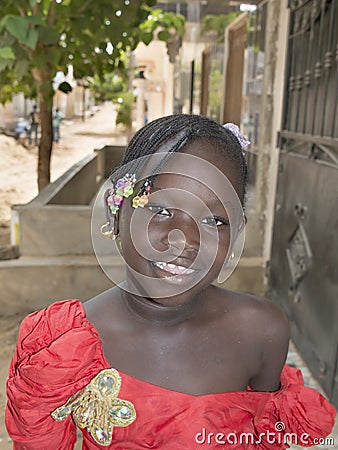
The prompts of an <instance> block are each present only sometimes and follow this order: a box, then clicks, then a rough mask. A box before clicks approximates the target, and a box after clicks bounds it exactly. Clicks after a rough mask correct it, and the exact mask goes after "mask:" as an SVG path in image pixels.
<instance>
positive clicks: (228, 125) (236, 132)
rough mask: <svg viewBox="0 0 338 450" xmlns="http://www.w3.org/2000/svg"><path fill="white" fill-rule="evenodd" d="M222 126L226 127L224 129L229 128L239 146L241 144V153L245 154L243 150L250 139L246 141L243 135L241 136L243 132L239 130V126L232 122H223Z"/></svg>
mask: <svg viewBox="0 0 338 450" xmlns="http://www.w3.org/2000/svg"><path fill="white" fill-rule="evenodd" d="M223 127H224V128H225V129H226V130H229V131H230V132H231V133H232V134H233V135H234V136H235V137H236V139H237V140H238V142H239V144H240V146H241V148H242V153H243V155H245V150H246V149H247V148H248V146H249V145H250V141H248V140H247V139H246V138H245V137H244V136H243V134H242V133H241V131H240V129H239V126H237V125H236V124H234V123H231V122H229V123H225V124H224V125H223Z"/></svg>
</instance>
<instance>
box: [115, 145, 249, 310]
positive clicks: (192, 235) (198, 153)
mask: <svg viewBox="0 0 338 450" xmlns="http://www.w3.org/2000/svg"><path fill="white" fill-rule="evenodd" d="M160 151H163V148H162V149H160ZM150 165H151V164H150ZM236 170H238V168H237V167H236V163H233V162H232V161H231V160H230V159H229V158H227V157H226V156H223V155H221V154H220V152H219V151H217V148H216V145H213V143H212V142H209V141H207V140H205V139H199V140H196V141H193V142H191V143H190V144H188V145H187V146H186V147H185V148H184V149H183V150H182V151H181V152H179V153H177V154H174V155H173V156H172V157H171V158H170V160H169V161H168V162H167V163H166V165H165V167H164V168H163V170H162V172H163V173H160V174H159V175H158V176H157V177H156V178H155V180H154V186H153V187H152V189H151V191H150V194H149V203H148V204H147V205H146V206H145V207H144V208H141V207H138V208H137V209H134V208H132V206H131V202H130V201H128V200H125V201H124V203H123V206H122V208H121V210H120V217H119V231H120V233H119V234H120V239H121V245H122V250H123V256H124V259H125V261H126V263H127V267H128V269H127V274H128V285H129V287H130V290H131V292H133V293H138V294H139V295H142V296H143V297H147V298H151V299H153V301H154V302H156V303H158V304H160V305H164V306H166V305H168V306H169V305H170V306H177V305H182V304H184V303H186V302H189V301H190V300H192V299H193V298H194V297H195V296H196V295H197V294H199V293H200V292H201V291H202V290H203V289H205V288H206V287H208V286H209V285H210V283H212V282H213V280H214V279H215V278H217V276H218V274H219V272H220V270H221V268H222V266H223V263H224V261H225V260H226V259H227V258H228V255H229V253H230V252H229V249H230V247H231V245H232V243H233V241H234V239H235V237H236V234H237V230H238V229H239V228H240V226H241V225H242V224H243V219H244V216H243V210H242V205H241V201H240V200H239V198H241V199H242V197H243V187H242V186H240V185H239V181H238V177H237V176H236ZM148 175H149V174H147V176H148ZM142 182H143V181H142ZM142 182H140V183H138V184H137V185H136V187H135V192H137V190H138V188H139V186H140V185H141V183H142Z"/></svg>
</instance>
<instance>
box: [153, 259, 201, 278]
mask: <svg viewBox="0 0 338 450" xmlns="http://www.w3.org/2000/svg"><path fill="white" fill-rule="evenodd" d="M153 265H154V266H155V267H157V268H158V269H160V270H162V271H163V272H165V273H167V274H170V275H171V276H172V277H175V276H186V275H194V274H196V273H197V272H198V270H196V269H193V268H192V267H185V266H181V265H179V264H174V263H167V262H164V261H153Z"/></svg>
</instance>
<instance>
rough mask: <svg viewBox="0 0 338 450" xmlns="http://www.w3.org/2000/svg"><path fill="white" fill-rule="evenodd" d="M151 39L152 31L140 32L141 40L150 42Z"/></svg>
mask: <svg viewBox="0 0 338 450" xmlns="http://www.w3.org/2000/svg"><path fill="white" fill-rule="evenodd" d="M152 39H153V33H146V32H141V40H142V41H143V42H144V43H145V44H146V45H148V44H150V42H151V41H152Z"/></svg>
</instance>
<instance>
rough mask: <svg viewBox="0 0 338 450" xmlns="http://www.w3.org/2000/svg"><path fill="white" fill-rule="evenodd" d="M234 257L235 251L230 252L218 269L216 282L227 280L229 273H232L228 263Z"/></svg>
mask: <svg viewBox="0 0 338 450" xmlns="http://www.w3.org/2000/svg"><path fill="white" fill-rule="evenodd" d="M234 258H235V253H234V252H231V255H230V256H229V258H227V259H226V260H225V261H224V264H223V267H222V269H221V270H220V272H219V274H218V277H217V283H218V284H223V283H224V282H225V280H227V278H228V277H229V275H230V274H231V273H232V270H230V271H229V267H228V264H229V263H230V262H231V261H232V260H233V259H234Z"/></svg>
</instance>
